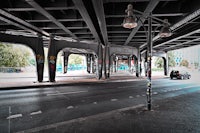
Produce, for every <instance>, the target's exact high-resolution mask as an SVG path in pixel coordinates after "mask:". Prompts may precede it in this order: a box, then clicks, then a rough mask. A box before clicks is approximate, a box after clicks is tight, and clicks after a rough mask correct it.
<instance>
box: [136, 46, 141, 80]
mask: <svg viewBox="0 0 200 133" xmlns="http://www.w3.org/2000/svg"><path fill="white" fill-rule="evenodd" d="M137 57H138V58H137V65H138V70H136V73H137V72H138V76H137V75H136V76H137V77H140V76H141V69H142V68H141V53H140V48H138V53H137Z"/></svg>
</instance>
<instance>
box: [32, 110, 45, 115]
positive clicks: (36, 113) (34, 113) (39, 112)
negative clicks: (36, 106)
mask: <svg viewBox="0 0 200 133" xmlns="http://www.w3.org/2000/svg"><path fill="white" fill-rule="evenodd" d="M41 113H42V111H41V110H39V111H36V112H32V113H30V115H38V114H41Z"/></svg>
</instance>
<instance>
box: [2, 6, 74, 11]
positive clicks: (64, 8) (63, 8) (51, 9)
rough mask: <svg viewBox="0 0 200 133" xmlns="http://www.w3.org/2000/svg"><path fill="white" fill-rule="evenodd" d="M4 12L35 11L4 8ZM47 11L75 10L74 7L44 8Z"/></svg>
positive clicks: (33, 9)
mask: <svg viewBox="0 0 200 133" xmlns="http://www.w3.org/2000/svg"><path fill="white" fill-rule="evenodd" d="M4 9H5V10H7V11H9V12H22V11H36V10H37V9H35V8H27V7H26V8H4ZM44 9H45V10H47V11H54V10H71V9H76V8H75V7H74V6H71V7H44Z"/></svg>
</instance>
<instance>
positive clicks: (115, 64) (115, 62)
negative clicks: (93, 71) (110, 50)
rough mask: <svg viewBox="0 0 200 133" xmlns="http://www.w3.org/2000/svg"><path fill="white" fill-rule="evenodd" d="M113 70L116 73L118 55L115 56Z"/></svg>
mask: <svg viewBox="0 0 200 133" xmlns="http://www.w3.org/2000/svg"><path fill="white" fill-rule="evenodd" d="M113 70H114V72H115V73H116V72H117V58H116V56H113Z"/></svg>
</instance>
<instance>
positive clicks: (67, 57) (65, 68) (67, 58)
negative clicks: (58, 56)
mask: <svg viewBox="0 0 200 133" xmlns="http://www.w3.org/2000/svg"><path fill="white" fill-rule="evenodd" d="M69 55H70V53H69V52H64V60H63V61H64V71H63V73H67V68H68V60H69Z"/></svg>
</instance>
